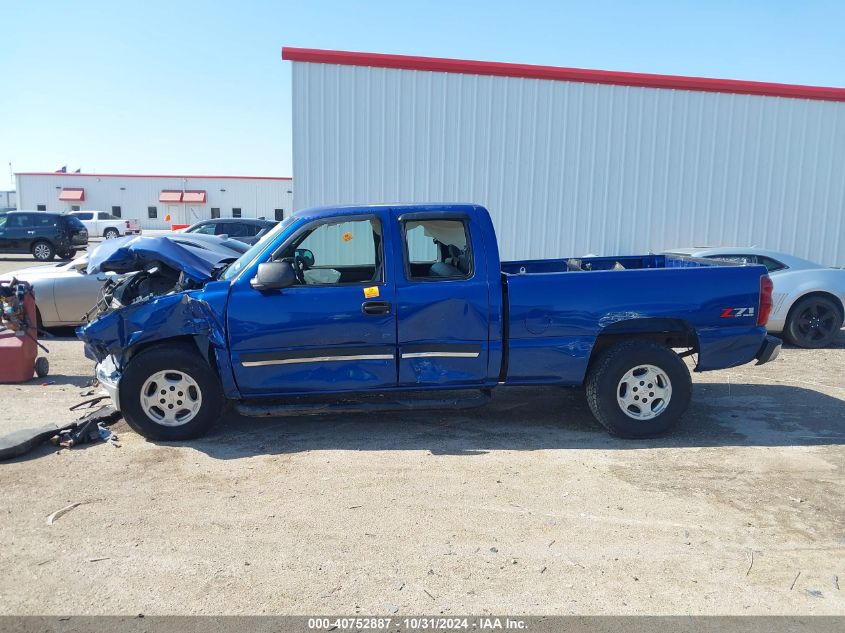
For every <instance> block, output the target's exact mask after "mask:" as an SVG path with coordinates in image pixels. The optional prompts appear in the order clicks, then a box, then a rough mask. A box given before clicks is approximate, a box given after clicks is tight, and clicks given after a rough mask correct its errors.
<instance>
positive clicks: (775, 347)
mask: <svg viewBox="0 0 845 633" xmlns="http://www.w3.org/2000/svg"><path fill="white" fill-rule="evenodd" d="M781 345H783V342H782V341H781V340H780V339H779V338H777V337H774V336H772V335H770V334H768V335H766V338H765V339H764V340H763V344H762V345H761V346H760V351H758V352H757V355H756V356H755V358H756V359H757V364H758V365H762V364H763V363H768V362H769V361H770V360H774V359H776V358H777V357H778V354H780V348H781Z"/></svg>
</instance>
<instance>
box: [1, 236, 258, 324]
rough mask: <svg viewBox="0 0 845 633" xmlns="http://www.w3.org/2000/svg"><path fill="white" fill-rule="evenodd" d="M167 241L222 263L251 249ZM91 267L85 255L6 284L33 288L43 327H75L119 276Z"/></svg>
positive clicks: (191, 239)
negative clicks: (108, 282)
mask: <svg viewBox="0 0 845 633" xmlns="http://www.w3.org/2000/svg"><path fill="white" fill-rule="evenodd" d="M166 237H168V238H169V239H171V240H173V241H175V242H176V243H178V244H181V245H183V246H187V247H189V248H193V249H199V250H201V251H204V252H205V254H206V257H207V256H208V252H209V251H211V252H213V253H214V255H215V256H216V257H219V259H220V261H221V262H223V261H226V260H235V259H237V258H238V257H240V256H241V254H243V253H244V252H245V251H246V250H247V249H248V248H249V245H248V244H244V243H243V242H240V241H238V240H234V239H229V238H226V237H221V236H216V235H201V234H200V235H193V234H185V233H177V234H174V235H167V236H166ZM118 239H131V238H118ZM91 250H92V251H93V250H94V249H91ZM87 267H88V255H84V256H82V257H78V258H77V259H74V260H73V261H70V262H61V263H58V264H51V265H48V266H33V267H31V268H22V269H20V270H15V271H13V272H10V273H6V274H4V275H3V276H2V280H3V281H8V280H9V279H11V278H12V277H15V278H17V279H19V280H21V281H28V282H29V283H30V284H31V285H32V287H33V290H34V292H35V302H36V306H37V310H38V321H39V327H48V328H49V327H68V326H75V325H81V324H82V323H84V322H85V315H86V314H87V313H88V312H89V311H90V310H91V308H93V307H94V306H95V305H96V303H97V300H98V299H99V296H100V291H101V290H102V289H103V284H104V283H105V282H106V280H107V279H108V278H109V277H110V276H114V275H115V273H97V274H93V275H89V274H88V273H87V272H86V268H87Z"/></svg>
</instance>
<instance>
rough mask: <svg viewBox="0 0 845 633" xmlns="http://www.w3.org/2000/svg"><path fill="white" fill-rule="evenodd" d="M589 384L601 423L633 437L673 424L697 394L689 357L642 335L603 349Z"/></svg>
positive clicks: (589, 401) (590, 401)
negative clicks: (686, 358)
mask: <svg viewBox="0 0 845 633" xmlns="http://www.w3.org/2000/svg"><path fill="white" fill-rule="evenodd" d="M640 378H642V380H640ZM585 386H586V394H587V404H589V406H590V410H591V411H592V412H593V415H594V416H595V417H596V419H597V420H598V421H599V423H601V425H602V426H604V427H605V428H606V429H607V430H608V431H609V432H610V433H611V434H612V435H617V436H619V437H625V438H632V439H635V438H645V437H653V436H655V435H660V434H662V433H665V432H666V431H668V430H669V429H671V428H672V427H673V426H675V425H676V424H677V423H678V421H679V420H680V418H681V416H682V415H683V413H684V411H686V409H687V407H688V406H689V402H690V398H691V397H692V380H691V378H690V374H689V369H687V366H686V364H685V363H684V361H683V360H681V358H680V357H679V356H678V355H677V354H676V353H675V352H673V351H672V350H671V349H669V348H668V347H664V346H663V345H659V344H657V343H653V342H651V341H642V340H631V341H624V342H622V343H618V344H616V345H614V346H613V347H611V348H609V349H607V350H605V351H604V352H602V353H601V355H600V356H599V357H598V358H597V359H596V360H595V361H594V362H593V364H592V366H591V367H590V370H589V373H588V374H587V380H586V384H585ZM636 394H640V395H636ZM640 396H642V399H640Z"/></svg>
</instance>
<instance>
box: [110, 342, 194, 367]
mask: <svg viewBox="0 0 845 633" xmlns="http://www.w3.org/2000/svg"><path fill="white" fill-rule="evenodd" d="M180 344H182V345H188V346H190V347H191V348H192V349H194V350H195V351H196V352H198V353H199V355H200V356H202V357H203V358H205V359H206V360H207V359H208V356H207V354H206V353H204V351H203V350H202V349H200V348H199V346H198V345H197V342H196V339H195V338H194V337H193V336H172V337H170V338H161V339H156V340H155V341H149V342H146V343H140V344H138V345H136V346H134V347H132V348H130V349H129V352H128V353H127V354H126V356H125V359H124V363H126V362H128V361H129V360H130V359H132V358H134V357H135V356H137V355H138V354H140V353H141V352H144V351H146V350H148V349H151V348H153V347H169V348H172V347H173V346H174V345H180Z"/></svg>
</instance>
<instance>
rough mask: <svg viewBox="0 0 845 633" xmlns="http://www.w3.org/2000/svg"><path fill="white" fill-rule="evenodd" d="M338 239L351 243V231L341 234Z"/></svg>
mask: <svg viewBox="0 0 845 633" xmlns="http://www.w3.org/2000/svg"><path fill="white" fill-rule="evenodd" d="M340 239H342V240H343V241H344V242H351V241H352V231H347V232H346V233H344V234H343V236H342V237H341V238H340Z"/></svg>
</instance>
